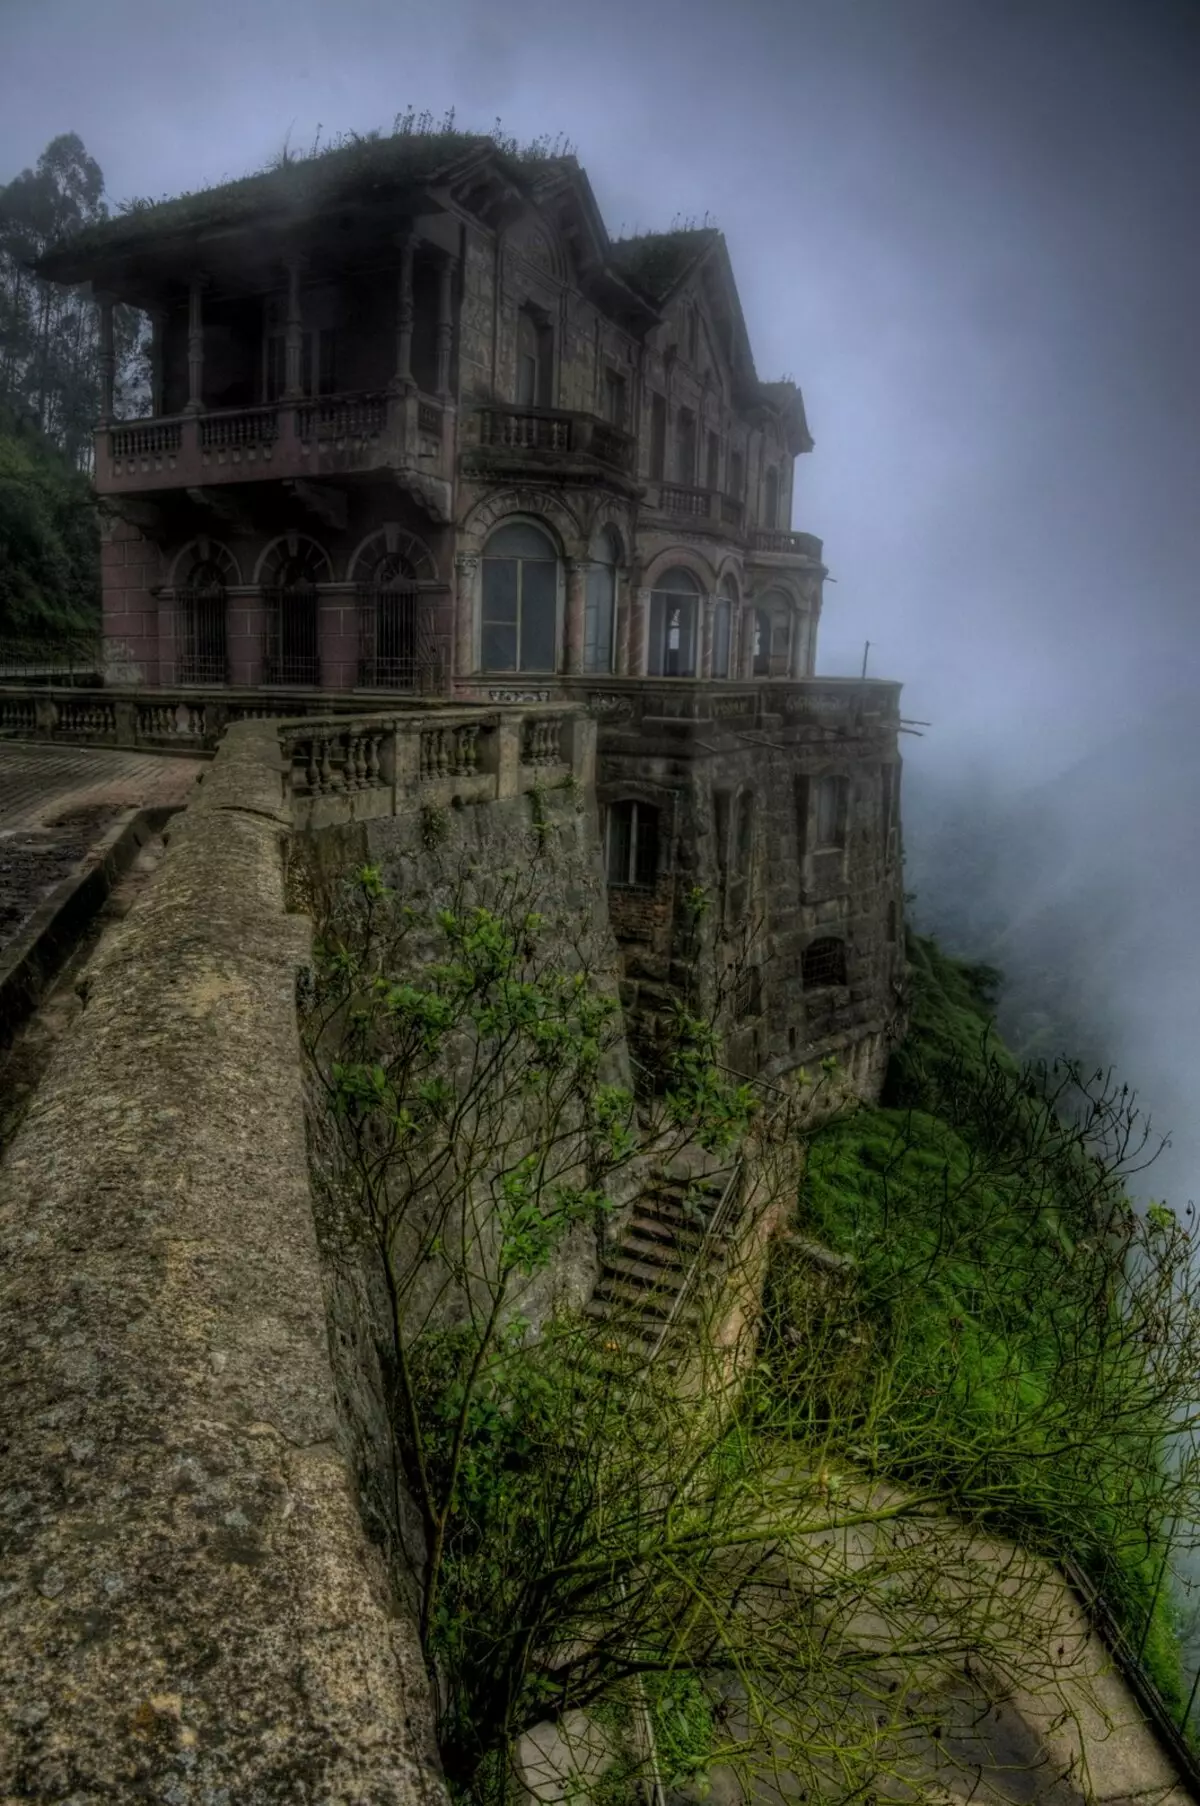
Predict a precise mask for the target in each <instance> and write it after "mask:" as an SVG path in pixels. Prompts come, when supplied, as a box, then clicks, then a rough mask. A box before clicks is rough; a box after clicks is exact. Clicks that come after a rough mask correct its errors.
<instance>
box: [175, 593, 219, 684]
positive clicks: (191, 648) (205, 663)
mask: <svg viewBox="0 0 1200 1806" xmlns="http://www.w3.org/2000/svg"><path fill="white" fill-rule="evenodd" d="M178 636H179V655H178V665H177V668H178V673H179V675H178V682H179V683H181V684H223V683H227V682H228V681H229V650H228V637H227V636H228V629H227V625H226V614H225V581H224V578H223V577H222V575H221V573H220V571H219V570H218V568H217V566H216V565H215V564H199V565H197V566H196V567H195V569H194V570H193V571H192V573H191V575H190V576H189V578H188V580H187V583H186V584H185V585H184V587H183V589H182V590H181V591H180V592H179V607H178Z"/></svg>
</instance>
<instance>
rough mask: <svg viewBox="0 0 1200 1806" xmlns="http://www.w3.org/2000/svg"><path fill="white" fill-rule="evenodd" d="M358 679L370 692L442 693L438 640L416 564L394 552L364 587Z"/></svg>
mask: <svg viewBox="0 0 1200 1806" xmlns="http://www.w3.org/2000/svg"><path fill="white" fill-rule="evenodd" d="M357 603H358V681H359V683H360V684H361V685H362V686H364V687H365V688H367V689H379V690H415V691H419V692H422V693H426V692H428V691H431V690H433V689H436V687H437V683H438V678H439V669H440V662H439V659H438V649H437V641H436V638H435V636H434V634H433V631H432V628H431V626H430V623H429V620H428V617H427V615H426V613H425V609H424V606H423V603H422V597H421V592H420V589H419V588H418V586H417V580H416V577H415V576H414V574H413V572H412V568H411V566H409V565H408V563H407V562H406V561H405V560H404V559H403V558H402V557H401V556H400V554H399V553H396V552H389V553H388V554H387V555H386V556H385V557H384V558H382V559H381V560H380V562H379V565H378V567H377V569H376V571H375V573H374V575H373V577H372V578H371V580H370V582H368V583H360V584H359V586H358V596H357Z"/></svg>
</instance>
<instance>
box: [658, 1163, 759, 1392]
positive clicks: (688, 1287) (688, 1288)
mask: <svg viewBox="0 0 1200 1806" xmlns="http://www.w3.org/2000/svg"><path fill="white" fill-rule="evenodd" d="M745 1164H746V1163H745V1159H744V1157H743V1156H742V1155H741V1154H739V1155H738V1157H737V1159H736V1160H735V1161H734V1163H733V1165H732V1166H731V1167H730V1169H729V1177H728V1179H727V1180H726V1181H725V1189H724V1191H723V1192H722V1193H721V1196H720V1197H719V1198H718V1199H717V1207H716V1209H715V1210H714V1211H713V1213H712V1215H711V1216H710V1217H709V1219H708V1222H707V1223H706V1225H705V1228H704V1234H703V1235H702V1236H701V1237H700V1246H699V1247H698V1248H697V1250H696V1254H695V1258H694V1259H693V1261H692V1263H691V1265H690V1266H689V1267H688V1268H687V1270H686V1272H685V1273H684V1276H683V1284H682V1285H681V1286H680V1288H679V1290H678V1292H676V1294H675V1299H674V1302H673V1304H672V1305H671V1308H670V1310H669V1311H668V1312H667V1315H666V1317H665V1318H664V1319H663V1326H662V1328H661V1329H660V1330H659V1332H658V1337H657V1339H656V1341H655V1343H654V1346H653V1348H652V1349H651V1350H650V1353H649V1354H648V1355H647V1356H646V1366H647V1367H649V1365H650V1363H651V1362H652V1361H654V1360H656V1359H657V1358H658V1355H659V1352H660V1350H661V1349H662V1346H663V1343H664V1342H665V1341H666V1339H667V1336H668V1334H669V1332H670V1329H671V1326H672V1324H673V1323H674V1322H675V1319H676V1317H677V1316H678V1315H679V1312H680V1310H681V1309H682V1307H683V1304H684V1301H685V1299H687V1298H688V1297H690V1295H691V1292H692V1289H693V1283H694V1281H695V1280H696V1279H697V1278H699V1277H700V1276H701V1275H702V1274H703V1271H704V1267H705V1264H706V1260H707V1256H708V1252H709V1249H710V1247H711V1245H712V1241H713V1238H714V1236H715V1235H716V1233H717V1230H718V1228H719V1227H721V1226H723V1224H724V1220H725V1218H726V1217H727V1216H728V1215H729V1214H730V1212H731V1210H732V1208H733V1200H734V1195H735V1193H736V1192H738V1191H740V1189H741V1181H742V1178H743V1176H744V1173H745Z"/></svg>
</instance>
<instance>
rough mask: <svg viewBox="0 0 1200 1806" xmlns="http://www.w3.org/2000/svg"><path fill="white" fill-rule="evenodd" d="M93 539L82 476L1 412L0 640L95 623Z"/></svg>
mask: <svg viewBox="0 0 1200 1806" xmlns="http://www.w3.org/2000/svg"><path fill="white" fill-rule="evenodd" d="M99 541H100V535H99V527H98V522H97V518H96V507H95V502H94V500H93V497H92V494H91V488H90V485H89V483H88V481H87V479H86V477H84V476H82V475H81V474H80V472H79V471H78V470H76V469H73V468H72V466H71V465H70V464H69V462H68V461H67V460H66V458H64V457H63V455H62V454H61V452H59V451H58V450H57V448H56V447H55V446H53V445H52V444H51V443H50V442H49V441H48V440H47V439H45V438H44V437H43V435H42V434H41V433H40V432H39V431H38V430H37V428H36V427H35V426H33V425H31V424H18V422H17V421H16V420H14V419H13V418H12V416H11V415H5V413H4V412H3V410H0V640H6V641H11V640H13V639H29V640H44V639H46V638H47V637H51V636H56V635H66V634H72V633H78V634H83V633H87V632H89V631H92V632H94V631H95V630H96V629H97V628H98V626H99V611H100V544H99Z"/></svg>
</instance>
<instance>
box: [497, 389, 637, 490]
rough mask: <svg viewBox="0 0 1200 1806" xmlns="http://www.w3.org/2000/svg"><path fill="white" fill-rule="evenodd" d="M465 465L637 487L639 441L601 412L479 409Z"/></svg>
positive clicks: (506, 471) (520, 473)
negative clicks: (600, 478)
mask: <svg viewBox="0 0 1200 1806" xmlns="http://www.w3.org/2000/svg"><path fill="white" fill-rule="evenodd" d="M468 435H469V436H468V441H467V444H466V445H465V447H464V451H463V456H464V462H465V463H466V464H467V466H468V468H469V469H470V471H471V472H472V473H478V474H481V475H482V474H485V473H486V474H489V475H490V474H491V473H492V472H496V473H497V474H501V473H503V474H505V475H509V474H512V475H518V476H520V475H532V474H533V473H534V472H535V471H536V472H538V473H539V474H541V475H556V474H561V475H566V474H569V473H573V472H574V473H579V474H603V475H607V476H613V475H616V476H618V477H623V478H625V479H626V481H627V482H628V483H632V481H633V477H634V471H635V463H636V454H637V443H636V441H635V439H634V437H633V435H632V433H625V432H622V431H621V429H620V428H619V427H615V426H613V425H612V423H611V422H610V421H607V420H601V419H600V417H599V416H598V415H596V414H579V413H574V412H571V411H570V410H568V409H565V408H519V407H508V406H505V405H502V404H494V405H492V406H489V407H486V408H479V409H477V410H476V412H475V414H474V415H473V416H472V417H471V420H470V422H469V426H468Z"/></svg>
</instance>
